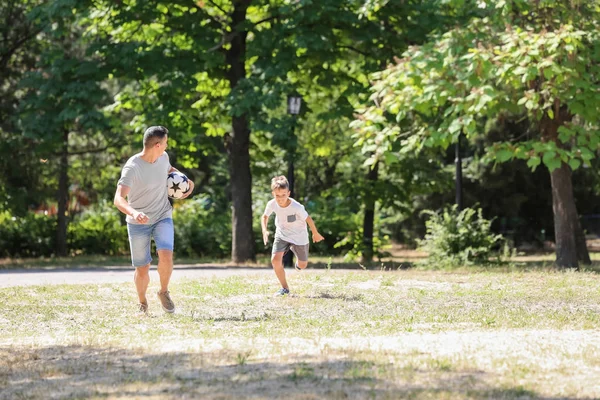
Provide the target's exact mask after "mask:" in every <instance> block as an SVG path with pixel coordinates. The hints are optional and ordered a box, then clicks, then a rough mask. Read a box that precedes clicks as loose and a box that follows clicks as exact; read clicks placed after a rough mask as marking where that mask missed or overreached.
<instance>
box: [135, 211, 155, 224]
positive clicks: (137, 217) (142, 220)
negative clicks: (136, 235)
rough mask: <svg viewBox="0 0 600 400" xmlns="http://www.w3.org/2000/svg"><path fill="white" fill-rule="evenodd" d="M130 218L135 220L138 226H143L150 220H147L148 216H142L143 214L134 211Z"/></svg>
mask: <svg viewBox="0 0 600 400" xmlns="http://www.w3.org/2000/svg"><path fill="white" fill-rule="evenodd" d="M131 217H132V218H133V219H134V220H136V221H137V222H139V223H140V224H145V223H146V222H148V221H149V220H150V218H148V216H147V215H146V214H144V213H143V212H139V211H134V212H133V214H131Z"/></svg>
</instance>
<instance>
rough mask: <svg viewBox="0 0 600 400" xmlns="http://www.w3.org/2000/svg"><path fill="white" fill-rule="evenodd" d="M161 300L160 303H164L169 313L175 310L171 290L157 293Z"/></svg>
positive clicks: (163, 306) (164, 308)
mask: <svg viewBox="0 0 600 400" xmlns="http://www.w3.org/2000/svg"><path fill="white" fill-rule="evenodd" d="M156 294H157V295H158V298H159V300H160V304H162V308H163V310H165V312H168V313H172V312H175V303H173V300H171V296H170V295H169V291H168V290H167V291H166V292H164V293H161V292H158V293H156Z"/></svg>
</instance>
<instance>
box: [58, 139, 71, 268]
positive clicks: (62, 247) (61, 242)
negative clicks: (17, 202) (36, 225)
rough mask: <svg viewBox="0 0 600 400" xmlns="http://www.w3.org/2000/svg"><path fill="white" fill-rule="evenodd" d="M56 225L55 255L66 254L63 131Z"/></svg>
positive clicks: (66, 144)
mask: <svg viewBox="0 0 600 400" xmlns="http://www.w3.org/2000/svg"><path fill="white" fill-rule="evenodd" d="M58 174H59V175H58V227H57V230H56V255H57V256H59V257H64V256H66V255H67V227H68V220H67V218H68V217H67V204H68V202H69V132H68V131H67V130H65V131H64V132H63V144H62V151H61V153H60V164H59V172H58Z"/></svg>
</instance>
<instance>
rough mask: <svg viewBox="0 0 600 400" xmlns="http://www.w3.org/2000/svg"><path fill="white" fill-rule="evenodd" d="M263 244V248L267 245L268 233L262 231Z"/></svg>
mask: <svg viewBox="0 0 600 400" xmlns="http://www.w3.org/2000/svg"><path fill="white" fill-rule="evenodd" d="M263 242H264V244H265V246H266V245H267V243H269V231H263Z"/></svg>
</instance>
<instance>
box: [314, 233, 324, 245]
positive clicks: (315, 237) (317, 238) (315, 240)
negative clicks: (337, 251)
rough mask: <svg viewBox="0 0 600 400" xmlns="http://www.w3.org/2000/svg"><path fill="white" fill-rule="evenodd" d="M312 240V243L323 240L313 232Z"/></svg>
mask: <svg viewBox="0 0 600 400" xmlns="http://www.w3.org/2000/svg"><path fill="white" fill-rule="evenodd" d="M312 238H313V242H314V243H317V242H320V241H321V240H323V239H325V238H324V237H323V235H321V234H320V233H319V232H313V234H312Z"/></svg>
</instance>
